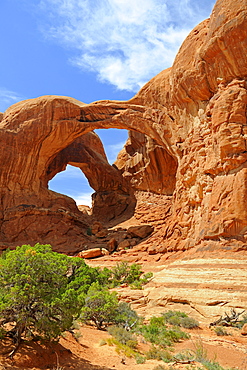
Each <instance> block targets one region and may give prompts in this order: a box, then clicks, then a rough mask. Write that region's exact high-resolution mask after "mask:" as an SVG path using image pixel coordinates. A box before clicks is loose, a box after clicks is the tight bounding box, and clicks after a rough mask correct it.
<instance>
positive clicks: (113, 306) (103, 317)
mask: <svg viewBox="0 0 247 370" xmlns="http://www.w3.org/2000/svg"><path fill="white" fill-rule="evenodd" d="M117 307H118V299H117V294H116V292H113V293H110V292H109V291H108V289H107V288H105V287H102V286H100V284H99V283H98V282H96V283H93V284H92V285H91V286H90V288H89V289H88V292H87V295H86V296H85V304H84V306H83V308H82V310H81V320H82V321H85V322H87V321H93V323H94V324H95V325H96V327H97V329H102V328H104V327H105V326H107V325H109V323H111V322H112V321H113V320H114V318H115V317H116V311H117Z"/></svg>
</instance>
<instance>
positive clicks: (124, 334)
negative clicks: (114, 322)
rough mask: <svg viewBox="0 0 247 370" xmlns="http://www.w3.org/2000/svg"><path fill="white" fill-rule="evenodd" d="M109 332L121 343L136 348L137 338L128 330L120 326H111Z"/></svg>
mask: <svg viewBox="0 0 247 370" xmlns="http://www.w3.org/2000/svg"><path fill="white" fill-rule="evenodd" d="M108 333H109V334H110V335H112V336H113V337H114V338H115V339H116V340H117V341H118V342H119V343H121V344H125V345H127V346H129V347H130V348H136V346H137V340H136V338H135V337H134V336H133V335H132V334H131V333H130V332H129V331H127V330H125V329H124V328H122V327H119V326H110V327H109V328H108Z"/></svg>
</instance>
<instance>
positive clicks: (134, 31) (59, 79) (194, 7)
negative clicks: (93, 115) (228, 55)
mask: <svg viewBox="0 0 247 370" xmlns="http://www.w3.org/2000/svg"><path fill="white" fill-rule="evenodd" d="M214 3H215V1H212V0H94V1H93V0H1V2H0V14H1V22H0V35H1V36H0V50H1V61H0V66H1V68H0V111H2V112H3V111H4V110H5V109H6V108H7V107H8V106H10V105H12V104H14V103H15V102H17V101H20V100H23V99H29V98H35V97H38V96H41V95H63V96H64V95H65V96H71V97H74V98H76V99H78V100H81V101H83V102H85V103H90V102H92V101H96V100H101V99H114V100H127V99H130V98H131V97H132V96H133V95H134V94H135V93H136V92H137V91H138V90H139V89H140V88H141V87H142V86H143V84H144V83H145V82H147V81H148V80H149V79H150V78H152V77H153V76H155V75H156V74H157V73H159V72H160V71H161V70H163V69H165V68H167V67H170V66H171V65H172V62H173V60H174V57H175V55H176V53H177V50H178V48H179V46H180V45H181V43H182V41H183V40H184V38H185V37H186V35H187V34H188V33H189V32H190V30H191V29H192V28H193V27H194V26H195V25H196V24H198V23H199V22H200V21H202V20H203V19H205V18H207V17H209V15H210V13H211V10H212V7H213V5H214ZM97 133H98V135H99V136H100V137H101V139H102V141H103V143H104V146H105V150H106V153H107V155H108V159H109V161H110V162H111V163H112V162H113V161H114V159H115V158H116V155H117V153H118V152H119V150H120V149H121V147H122V146H123V143H124V142H125V140H126V138H127V132H126V131H124V130H114V129H112V130H97ZM49 187H50V188H51V189H53V190H55V191H58V192H61V193H63V194H67V195H69V196H71V197H73V198H74V199H75V200H76V201H77V203H78V204H89V203H90V194H91V193H92V189H91V188H90V187H89V186H88V183H87V180H86V179H85V177H84V176H83V175H82V174H81V171H80V170H79V169H77V168H74V167H71V166H70V167H69V168H68V169H67V170H66V171H64V172H63V173H60V174H59V175H57V176H56V177H55V178H54V179H53V180H52V181H51V182H50V184H49Z"/></svg>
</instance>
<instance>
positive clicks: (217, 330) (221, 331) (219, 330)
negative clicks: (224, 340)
mask: <svg viewBox="0 0 247 370" xmlns="http://www.w3.org/2000/svg"><path fill="white" fill-rule="evenodd" d="M214 331H215V333H216V335H218V336H223V335H229V333H228V332H227V330H226V329H225V328H223V327H222V326H216V327H215V328H214Z"/></svg>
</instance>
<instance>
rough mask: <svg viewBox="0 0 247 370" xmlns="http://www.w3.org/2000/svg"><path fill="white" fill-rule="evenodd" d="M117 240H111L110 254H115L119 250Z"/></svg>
mask: <svg viewBox="0 0 247 370" xmlns="http://www.w3.org/2000/svg"><path fill="white" fill-rule="evenodd" d="M117 244H118V243H117V240H116V239H115V238H111V239H110V240H109V241H108V243H107V249H108V251H109V252H110V253H112V252H114V251H115V250H116V248H117Z"/></svg>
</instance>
